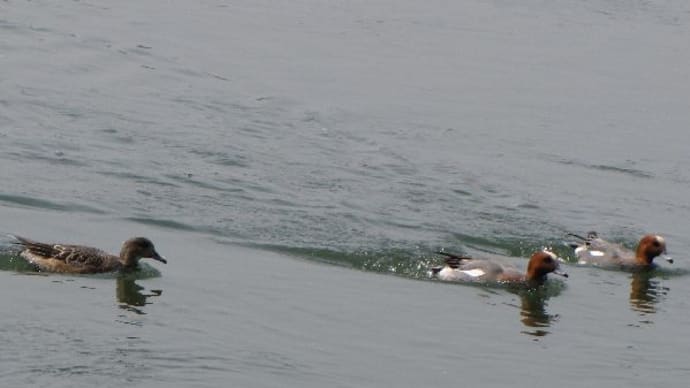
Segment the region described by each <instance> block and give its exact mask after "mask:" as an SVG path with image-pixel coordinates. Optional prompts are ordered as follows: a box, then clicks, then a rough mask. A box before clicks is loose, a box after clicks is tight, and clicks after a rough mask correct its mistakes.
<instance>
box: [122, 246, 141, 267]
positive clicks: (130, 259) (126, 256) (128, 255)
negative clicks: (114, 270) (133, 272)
mask: <svg viewBox="0 0 690 388" xmlns="http://www.w3.org/2000/svg"><path fill="white" fill-rule="evenodd" d="M138 262H139V257H137V255H136V253H135V252H133V251H132V249H130V248H128V247H127V246H123V247H122V250H120V264H122V266H123V267H124V268H134V267H136V266H137V263H138Z"/></svg>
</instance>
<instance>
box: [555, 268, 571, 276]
mask: <svg viewBox="0 0 690 388" xmlns="http://www.w3.org/2000/svg"><path fill="white" fill-rule="evenodd" d="M553 274H554V275H558V276H563V277H564V278H567V277H568V274H567V273H565V272H563V271H561V270H560V269H557V270H555V271H553Z"/></svg>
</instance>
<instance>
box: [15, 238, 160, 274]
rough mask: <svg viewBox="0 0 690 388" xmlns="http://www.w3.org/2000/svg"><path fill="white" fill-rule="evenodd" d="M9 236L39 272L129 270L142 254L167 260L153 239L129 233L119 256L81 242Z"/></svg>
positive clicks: (155, 258) (158, 259) (85, 272)
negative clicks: (74, 243)
mask: <svg viewBox="0 0 690 388" xmlns="http://www.w3.org/2000/svg"><path fill="white" fill-rule="evenodd" d="M12 237H13V238H14V239H15V240H16V241H17V242H16V243H15V244H18V245H21V247H22V251H21V252H20V254H19V255H20V256H21V257H23V258H24V259H25V260H26V261H28V262H29V263H30V264H32V265H33V266H34V267H36V268H37V269H38V270H39V271H41V272H58V273H74V274H92V273H103V272H113V271H131V270H134V269H136V268H137V265H138V263H139V260H140V259H142V258H150V259H153V260H157V261H160V262H161V263H163V264H167V262H168V261H167V260H166V259H165V258H164V257H163V256H161V255H159V254H158V252H156V248H155V247H154V246H153V243H152V242H151V240H149V239H147V238H146V237H133V238H130V239H129V240H127V241H125V242H124V243H123V244H122V249H121V250H120V255H119V256H116V255H113V254H110V253H108V252H105V251H102V250H100V249H98V248H92V247H88V246H83V245H70V244H49V243H42V242H38V241H34V240H31V239H28V238H25V237H19V236H14V235H12Z"/></svg>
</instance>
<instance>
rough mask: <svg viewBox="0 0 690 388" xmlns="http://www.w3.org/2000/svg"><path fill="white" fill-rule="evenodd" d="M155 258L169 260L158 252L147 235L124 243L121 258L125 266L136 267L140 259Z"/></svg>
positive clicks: (163, 260)
mask: <svg viewBox="0 0 690 388" xmlns="http://www.w3.org/2000/svg"><path fill="white" fill-rule="evenodd" d="M144 258H146V259H153V260H157V261H160V262H161V263H163V264H167V263H168V261H167V260H165V258H164V257H163V256H161V255H159V254H158V252H156V248H155V247H154V246H153V243H152V242H151V240H149V239H147V238H145V237H133V238H130V239H129V240H127V241H125V242H124V243H123V244H122V250H120V260H121V261H122V264H123V265H124V266H125V267H136V265H137V263H138V262H139V259H144Z"/></svg>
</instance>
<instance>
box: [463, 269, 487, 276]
mask: <svg viewBox="0 0 690 388" xmlns="http://www.w3.org/2000/svg"><path fill="white" fill-rule="evenodd" d="M460 272H462V273H464V274H467V275H469V276H472V277H473V278H478V277H480V276H482V275H484V274H485V273H486V272H484V270H482V269H479V268H475V269H468V270H467V271H460Z"/></svg>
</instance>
